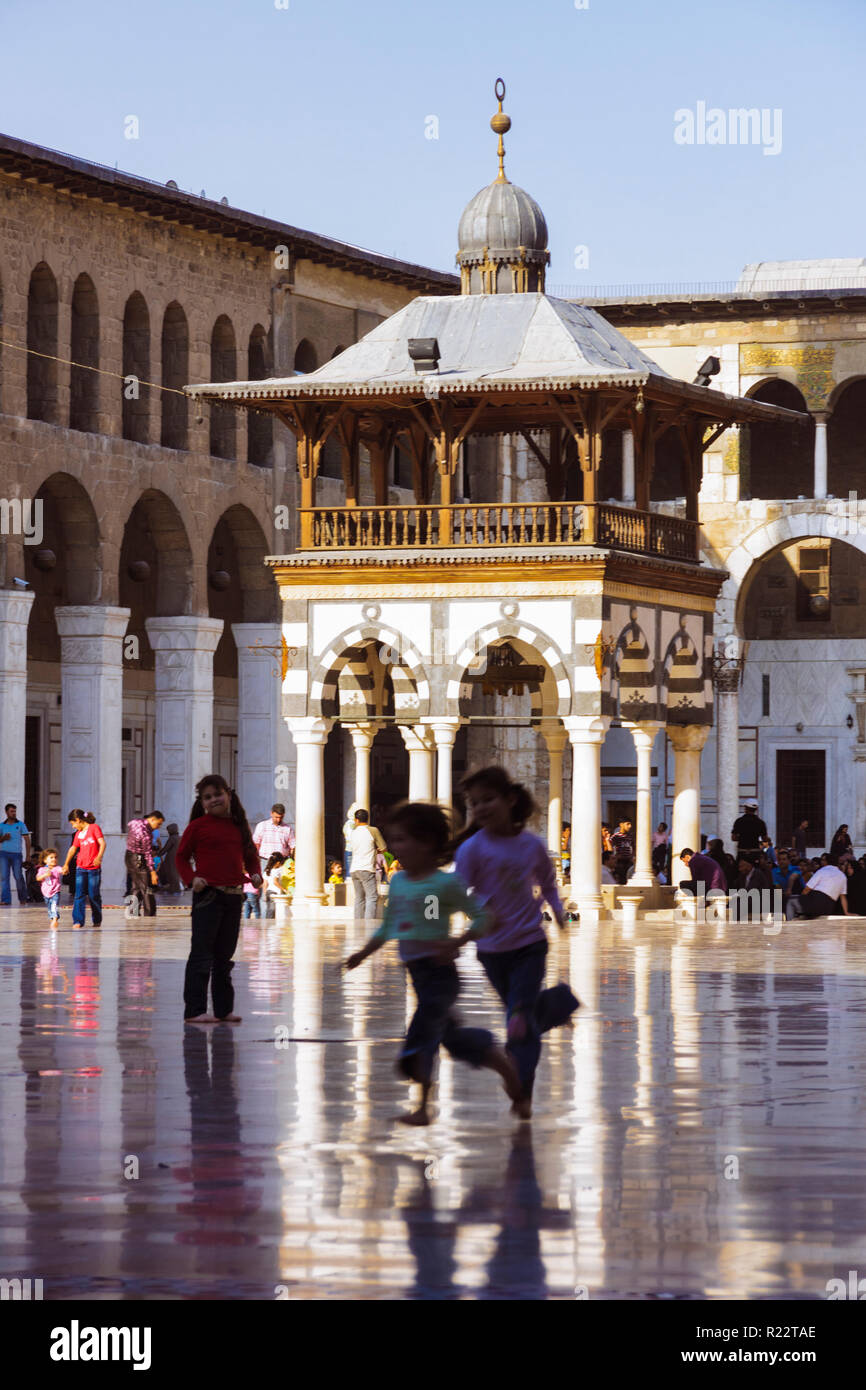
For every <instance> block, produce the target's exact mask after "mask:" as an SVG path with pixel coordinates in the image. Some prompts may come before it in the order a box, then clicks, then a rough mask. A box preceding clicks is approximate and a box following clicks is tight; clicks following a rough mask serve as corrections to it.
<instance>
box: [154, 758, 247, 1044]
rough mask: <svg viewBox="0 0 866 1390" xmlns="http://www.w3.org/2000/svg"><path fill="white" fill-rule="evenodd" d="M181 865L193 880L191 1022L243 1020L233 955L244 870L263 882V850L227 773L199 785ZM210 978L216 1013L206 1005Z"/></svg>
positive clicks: (187, 989) (187, 1009) (188, 978)
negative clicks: (237, 1006)
mask: <svg viewBox="0 0 866 1390" xmlns="http://www.w3.org/2000/svg"><path fill="white" fill-rule="evenodd" d="M195 794H196V800H195V803H194V805H193V808H192V810H191V811H190V815H189V825H188V826H187V828H186V830H185V831H184V832H183V835H182V836H181V840H180V844H179V845H178V847H177V857H176V861H175V862H176V864H177V870H178V873H179V874H180V876H181V878H182V879H183V881H184V884H185V885H186V887H187V888H188V887H189V886H190V884H192V948H191V950H190V954H189V960H188V961H187V963H186V975H185V977H184V986H183V1002H184V1019H185V1021H186V1022H187V1023H240V1021H241V1020H240V1018H239V1017H238V1015H237V1014H236V1013H233V1012H232V1010H233V1008H234V1002H235V992H234V989H233V988H232V979H231V974H232V969H233V966H234V962H233V960H232V957H233V955H234V953H235V947H236V946H237V944H238V932H239V930H240V921H241V908H242V907H243V902H244V897H243V882H244V873H245V872H247V873H248V874H249V876H250V879H251V881H252V882H253V883H254V884H255V885H256V887H259V886H260V885H261V881H262V880H261V877H260V874H259V867H260V866H259V856H258V854H257V853H256V849H255V846H254V844H253V839H252V835H251V834H250V827H249V825H248V824H247V817H246V812H245V811H244V808H243V806H242V805H241V803H240V801H239V800H238V797H237V793H236V792H234V791H232V789H231V787H230V786H229V784H228V782H226V780H225V778H223V777H220V776H219V775H218V774H217V773H215V772H212V773H210V774H209V775H208V776H207V777H203V778H202V780H201V781H200V782H199V783H198V785H197V787H196V789H195ZM208 981H210V986H211V993H212V995H213V1013H212V1014H209V1013H208V1011H207V991H208Z"/></svg>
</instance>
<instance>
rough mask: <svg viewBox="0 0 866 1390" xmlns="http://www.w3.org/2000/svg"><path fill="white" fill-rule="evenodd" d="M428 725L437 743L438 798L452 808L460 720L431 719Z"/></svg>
mask: <svg viewBox="0 0 866 1390" xmlns="http://www.w3.org/2000/svg"><path fill="white" fill-rule="evenodd" d="M428 727H429V729H430V732H431V733H432V735H433V738H434V740H435V743H436V800H437V801H438V802H439V805H440V806H443V807H444V808H445V809H446V810H450V809H451V803H452V800H453V796H454V787H453V777H452V758H453V756H454V743H455V740H456V738H457V730H458V729H459V728H460V720H459V719H453V718H452V719H431V720H430V721H429V725H428ZM410 758H411V753H410Z"/></svg>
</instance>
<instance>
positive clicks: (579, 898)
mask: <svg viewBox="0 0 866 1390" xmlns="http://www.w3.org/2000/svg"><path fill="white" fill-rule="evenodd" d="M569 896H570V899H571V902H572V903H574V904H575V905H576V907H577V911H578V914H579V916H580V922H581V926H583V925H585V924H588V923H592V922H601V921H603V920H604V919H605V918H606V917H607V908H606V907H605V905H604V898H603V897H602V896H601V894H600V893H581V892H580V891H578V892H576V893H575V892H572V893H571V894H570V895H569Z"/></svg>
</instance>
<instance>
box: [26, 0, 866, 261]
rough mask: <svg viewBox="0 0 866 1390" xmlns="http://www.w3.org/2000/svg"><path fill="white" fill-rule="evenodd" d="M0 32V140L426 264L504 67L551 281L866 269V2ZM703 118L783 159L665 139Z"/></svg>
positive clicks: (550, 4) (155, 18)
mask: <svg viewBox="0 0 866 1390" xmlns="http://www.w3.org/2000/svg"><path fill="white" fill-rule="evenodd" d="M279 3H283V0H279ZM581 3H585V0H581ZM0 33H2V46H3V83H2V89H0V130H2V131H3V132H4V133H6V134H10V135H15V136H18V137H19V138H22V139H26V140H31V141H34V142H35V143H37V144H43V145H49V146H51V147H52V148H54V149H60V150H64V151H66V152H68V153H70V154H74V155H78V156H81V157H83V158H86V159H92V160H96V161H98V162H100V163H103V164H108V165H112V166H113V165H114V164H115V163H117V165H118V166H119V167H120V168H121V169H126V170H128V171H130V172H132V173H135V174H141V175H144V176H146V177H148V178H153V179H156V180H158V181H160V182H164V181H165V180H167V179H169V178H173V179H175V180H176V181H177V183H178V184H179V185H180V186H181V187H182V188H186V189H189V190H191V191H193V192H195V193H198V192H199V191H200V190H201V189H204V190H205V191H206V193H207V195H208V196H209V197H215V198H220V197H222V196H223V195H226V196H227V197H228V199H229V202H230V203H231V204H232V205H233V206H236V207H241V208H246V209H249V210H250V211H253V212H265V213H266V214H267V215H268V216H269V217H275V218H279V219H282V220H285V221H287V222H290V223H293V224H295V225H296V226H300V227H305V228H309V229H311V230H313V231H317V232H321V233H324V234H326V235H330V236H334V237H337V238H339V239H341V240H345V241H350V242H353V243H356V244H357V245H360V246H366V247H369V248H371V249H374V250H377V251H382V252H385V253H386V254H396V255H398V256H400V257H402V258H404V259H406V260H411V261H416V262H419V263H422V264H426V265H430V266H435V267H438V268H441V269H445V270H450V269H453V264H454V252H455V250H456V228H457V221H458V218H459V215H460V212H461V210H462V208H463V206H464V204H465V203H466V202H468V200H469V198H470V197H471V196H472V194H474V193H475V192H476V191H477V190H478V189H479V188H480V187H482V186H483V185H484V184H486V183H488V182H489V181H490V180H491V179H492V178H493V177H494V176H495V173H496V157H495V148H496V147H495V137H494V136H493V134H492V132H491V131H490V129H489V126H488V121H489V118H490V116H491V115H492V114H493V111H494V110H495V109H496V108H495V102H494V99H493V83H494V79H495V78H496V77H498V76H502V77H503V78H504V79H505V82H506V84H507V88H508V93H507V97H506V101H505V109H506V110H507V111H508V113H509V114H510V116H511V118H512V120H513V122H514V128H513V129H512V131H511V133H510V134H509V135H508V136H507V137H506V148H507V159H506V171H507V173H508V175H509V177H510V178H511V179H512V180H513V181H514V182H515V183H518V184H521V185H522V186H523V187H524V188H526V189H527V190H528V192H530V193H531V194H532V195H533V197H534V198H536V199H537V200H538V202H539V203H540V204H541V206H542V208H543V210H544V213H545V215H546V217H547V222H548V226H549V228H550V249H551V253H552V265H551V270H550V275H549V282H550V283H552V284H554V285H562V284H569V285H584V286H588V285H594V284H615V283H622V282H628V283H633V282H647V281H662V282H674V281H714V280H728V279H733V278H735V277H736V276H737V274H738V273H739V271H740V269H741V267H742V266H743V265H744V264H746V263H747V262H750V261H756V260H777V259H789V258H799V257H812V256H859V255H864V254H866V179H864V168H863V149H864V143H866V141H864V113H863V76H862V74H863V67H864V57H866V4H864V3H863V0H821V3H820V4H819V3H805V0H723V2H722V3H717V4H715V5H707V4H700V3H697V0H661V3H656V4H653V3H651V2H650V0H589V8H588V9H583V10H578V9H576V8H575V3H574V0H535V3H527V0H522V3H519V2H518V0H499V3H497V4H491V3H489V0H459V2H458V0H439V3H435V4H434V3H417V0H367V3H365V4H362V3H358V0H288V8H287V9H284V10H282V9H277V8H276V5H275V3H274V0H172V3H168V0H144V2H143V3H139V4H132V3H129V0H126V3H124V0H113V3H108V0H76V3H73V4H70V3H58V0H40V3H39V4H37V5H34V4H32V0H5V3H4V4H3V11H2V16H0ZM700 101H703V102H705V103H706V105H707V106H708V107H720V108H722V109H723V110H726V111H727V110H728V109H730V108H731V107H757V108H767V109H769V110H771V111H772V110H774V109H776V108H780V109H781V111H782V149H781V153H779V154H777V155H769V156H768V155H764V154H763V151H762V148H761V147H760V146H752V145H730V144H728V145H717V146H710V145H694V146H682V145H678V144H676V143H675V141H674V138H673V136H674V113H675V111H677V110H678V109H683V108H688V109H691V110H695V109H696V107H697V103H698V102H700ZM128 115H135V116H137V117H138V118H139V121H140V138H139V139H138V140H127V139H125V138H124V133H123V132H124V118H125V117H126V116H128ZM431 115H433V116H436V117H437V118H438V122H439V138H438V140H430V139H426V138H425V119H426V118H427V117H428V116H431ZM583 245H585V246H587V247H588V248H589V265H588V267H587V268H582V269H575V266H574V248H575V247H576V246H583Z"/></svg>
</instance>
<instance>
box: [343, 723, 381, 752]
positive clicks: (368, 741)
mask: <svg viewBox="0 0 866 1390" xmlns="http://www.w3.org/2000/svg"><path fill="white" fill-rule="evenodd" d="M343 727H344V728H345V729H348V730H349V733H350V734H351V735H352V746H353V747H354V749H355V751H356V752H359V751H361V752H366V751H368V750H369V749H370V748H372V747H373V739H374V738H375V737H376V734H377V732H378V730H377V729H376V727H375V725H373V724H344V725H343Z"/></svg>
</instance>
